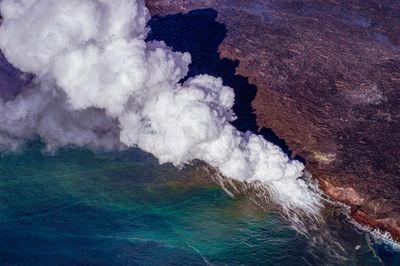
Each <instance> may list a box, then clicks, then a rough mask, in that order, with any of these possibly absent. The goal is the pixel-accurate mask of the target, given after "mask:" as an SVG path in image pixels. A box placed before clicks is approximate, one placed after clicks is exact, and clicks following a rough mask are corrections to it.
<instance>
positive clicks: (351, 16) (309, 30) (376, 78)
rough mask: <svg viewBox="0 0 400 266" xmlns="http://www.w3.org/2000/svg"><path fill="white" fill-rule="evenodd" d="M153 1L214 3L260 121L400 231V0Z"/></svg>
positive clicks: (158, 0)
mask: <svg viewBox="0 0 400 266" xmlns="http://www.w3.org/2000/svg"><path fill="white" fill-rule="evenodd" d="M146 2H147V5H148V7H149V9H150V11H151V13H152V14H153V15H167V14H176V13H178V12H183V13H187V12H189V11H190V10H195V9H201V8H212V9H214V10H215V11H217V12H218V16H217V21H218V22H220V23H221V24H223V25H225V27H226V29H227V35H226V37H225V38H224V40H223V42H222V43H221V45H220V46H219V52H220V57H221V58H229V59H232V60H239V62H240V63H239V65H238V67H237V69H236V71H237V74H240V75H242V76H245V77H249V80H250V82H251V83H253V84H255V85H256V86H257V94H256V97H255V99H254V101H253V106H254V109H255V113H256V115H257V124H258V126H259V127H265V128H270V129H272V130H273V131H274V132H275V133H276V134H277V136H279V137H280V138H283V139H284V140H285V141H286V144H287V145H288V146H289V147H290V149H292V151H293V153H294V154H298V155H301V156H302V157H303V158H305V160H306V162H307V165H306V167H307V169H308V171H310V172H311V173H312V174H313V176H314V177H316V178H318V179H319V180H321V185H322V187H323V189H324V190H325V191H326V192H327V194H328V195H330V196H331V197H333V198H335V199H336V200H339V201H342V202H344V203H346V204H349V205H351V206H352V216H353V217H354V218H355V219H356V220H357V221H359V222H360V223H363V224H368V225H370V226H373V227H375V228H379V229H381V230H385V231H389V232H391V233H392V235H393V236H394V237H395V238H397V239H398V240H400V230H399V228H400V227H399V226H400V161H399V158H400V145H399V144H400V118H399V116H400V113H399V110H400V97H399V96H400V2H399V1H395V0H392V1H390V0H350V1H348V0H304V1H298V0H297V1H295V0H280V1H275V0H270V1H268V0H252V1H248V0H235V1H231V0H193V1H190V0H182V1H179V0H176V1H172V0H171V1H169V0H147V1H146ZM211 30H212V29H210V31H211Z"/></svg>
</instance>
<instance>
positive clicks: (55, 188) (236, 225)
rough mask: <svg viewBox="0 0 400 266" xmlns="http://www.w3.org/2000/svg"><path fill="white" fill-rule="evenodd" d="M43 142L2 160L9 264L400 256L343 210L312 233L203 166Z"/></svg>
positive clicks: (2, 253) (3, 252)
mask: <svg viewBox="0 0 400 266" xmlns="http://www.w3.org/2000/svg"><path fill="white" fill-rule="evenodd" d="M41 148H42V145H41V144H40V143H38V142H34V143H31V144H29V145H28V146H27V147H26V148H25V149H24V151H22V152H21V153H19V154H3V156H2V158H1V160H0V176H1V178H0V203H1V204H0V264H1V265H207V264H210V265H227V264H228V265H324V264H325V265H379V264H381V260H380V259H379V258H378V257H377V252H378V253H379V254H380V255H381V256H383V257H384V258H385V256H386V260H387V261H388V263H395V259H396V257H395V256H396V253H391V251H389V250H388V249H387V247H386V246H384V245H381V244H372V246H373V247H374V248H375V249H373V248H372V247H371V243H370V242H369V241H367V239H366V236H365V234H363V233H361V232H358V231H356V230H355V229H353V228H352V227H351V226H349V225H348V224H347V223H346V221H345V220H344V218H343V217H341V216H340V214H338V213H337V212H336V211H335V210H332V211H331V212H329V213H330V214H329V215H328V216H329V217H327V220H328V221H329V222H328V224H329V226H326V227H327V228H325V229H323V230H319V232H317V231H318V230H317V231H316V232H313V233H310V235H309V236H308V237H305V236H302V235H300V234H297V233H296V231H294V230H293V229H291V228H290V227H289V224H288V222H287V221H286V220H285V219H283V218H281V216H280V215H278V213H277V212H276V211H273V210H272V211H265V210H263V209H261V208H259V207H257V206H256V205H255V204H254V203H253V202H252V201H251V200H249V199H247V198H246V197H244V196H240V195H238V197H237V198H235V199H231V198H230V197H228V196H227V195H226V193H224V191H223V190H222V189H221V188H220V187H219V186H217V185H215V184H214V183H213V182H211V180H210V179H209V178H208V176H207V174H206V173H205V172H204V171H201V169H198V168H196V167H194V166H193V167H189V168H186V169H184V170H182V171H178V170H177V169H175V168H174V167H172V166H170V165H164V166H159V165H158V164H157V162H156V160H155V159H154V158H153V157H152V156H149V155H147V154H145V153H143V152H141V151H139V150H131V151H129V152H120V153H94V152H91V151H87V150H81V149H63V150H60V151H58V152H57V153H56V154H53V155H46V154H43V153H42V152H41ZM325 230H326V231H325ZM320 234H321V235H324V236H321V235H320ZM321 239H322V241H321ZM357 245H359V247H357ZM393 254H394V255H393ZM393 265H396V264H393Z"/></svg>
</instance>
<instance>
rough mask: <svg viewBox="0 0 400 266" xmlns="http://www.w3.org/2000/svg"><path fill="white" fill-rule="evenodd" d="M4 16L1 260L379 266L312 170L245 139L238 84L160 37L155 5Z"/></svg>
mask: <svg viewBox="0 0 400 266" xmlns="http://www.w3.org/2000/svg"><path fill="white" fill-rule="evenodd" d="M0 11H1V13H2V15H3V17H4V21H3V24H2V26H1V27H0V48H1V50H2V52H3V53H4V55H5V58H0V60H2V64H1V65H2V69H6V70H7V71H4V72H2V75H3V74H4V75H5V76H4V77H5V79H2V81H4V80H6V82H5V83H4V84H6V85H7V86H5V89H4V90H2V94H0V97H1V99H0V147H1V149H2V151H3V157H2V158H1V160H0V171H1V180H0V199H1V201H2V202H4V203H5V204H2V205H1V206H0V231H1V234H0V246H1V247H2V249H1V251H0V258H1V260H0V262H4V263H5V264H19V263H22V264H31V263H36V264H58V263H60V262H65V261H68V262H71V263H76V264H79V263H88V262H89V263H94V264H96V263H107V264H108V263H109V264H135V263H138V264H146V265H147V264H148V265H160V264H165V263H166V264H179V265H187V264H191V265H197V264H198V265H204V264H225V263H230V264H233V265H235V264H236V265H240V264H250V265H251V264H253V265H260V264H279V265H292V264H293V262H296V265H320V264H321V263H324V264H327V265H343V264H348V265H352V264H362V265H375V264H376V263H377V262H379V259H378V258H377V256H376V255H375V254H374V252H373V249H371V247H370V243H369V242H367V241H366V240H365V238H364V235H363V234H361V233H360V232H357V231H355V230H353V229H351V227H348V225H347V224H346V222H344V224H343V223H338V220H340V221H341V222H343V220H344V217H343V216H342V215H341V214H340V213H339V212H338V210H337V209H335V208H333V207H332V206H331V207H328V208H327V209H322V203H321V202H322V199H321V197H320V195H319V194H318V193H317V192H313V191H312V190H310V189H309V188H308V186H309V184H307V183H306V182H305V180H304V179H303V178H301V177H302V175H303V168H304V165H303V164H302V163H301V162H300V161H298V160H293V159H291V158H289V156H288V152H287V150H284V151H282V149H281V147H279V146H278V145H276V143H275V142H271V141H267V140H266V139H265V138H264V137H263V136H261V135H260V134H258V133H260V132H257V131H255V130H253V133H252V132H250V131H248V132H245V129H246V127H245V126H243V125H245V124H246V123H247V122H249V121H245V120H243V117H240V118H239V119H237V117H236V115H235V113H234V110H235V107H234V103H235V94H234V91H233V89H232V88H230V87H229V86H227V83H228V85H229V81H226V80H222V79H221V78H216V77H213V76H210V75H207V74H204V73H196V70H193V69H192V70H191V69H190V63H191V61H192V56H191V55H190V54H189V53H187V52H177V51H173V50H172V48H169V47H168V46H167V45H166V44H165V43H164V42H163V41H160V40H149V38H147V37H148V32H149V30H150V29H149V28H148V27H146V25H147V23H148V20H149V19H150V17H149V14H148V11H147V9H146V8H145V6H144V3H143V1H133V0H117V1H111V0H110V1H108V0H87V1H78V0H74V1H64V0H58V1H56V0H22V1H18V2H16V1H11V0H3V1H2V2H0ZM194 56H197V55H194ZM5 59H6V60H8V61H9V62H4V60H5ZM10 63H11V64H12V65H13V66H14V67H16V68H17V69H15V68H13V67H12V66H11V65H10ZM18 69H19V70H18ZM198 74H200V75H198ZM1 77H2V76H1ZM2 78H3V77H2ZM7 79H9V80H7ZM9 85H12V86H10V87H9ZM4 92H6V93H4ZM243 96H245V95H242V94H239V100H240V101H241V102H244V101H242V100H243V99H242V97H243ZM239 105H240V103H239ZM236 106H237V104H236ZM238 129H239V130H242V131H243V132H241V131H239V130H238ZM247 129H248V128H247ZM250 129H251V130H252V128H250ZM38 136H39V137H40V139H41V140H42V141H43V143H40V142H29V141H30V140H32V139H37V137H38ZM27 141H28V145H27V146H24V145H26V143H27ZM65 147H68V148H65ZM71 147H75V148H74V149H71ZM79 147H81V148H82V149H78V148H79ZM136 147H138V148H140V149H141V150H144V151H147V152H149V153H151V154H153V155H154V156H155V158H154V157H152V156H151V155H149V154H147V153H144V152H142V151H140V150H137V149H132V148H136ZM88 149H91V150H94V151H97V153H93V152H91V151H90V150H88ZM10 151H11V153H10ZM106 151H107V152H106ZM13 152H16V153H13ZM199 161H201V162H206V163H207V166H206V168H205V169H207V171H205V170H204V165H203V164H202V163H200V164H201V165H202V168H201V169H199V167H198V166H199ZM159 163H162V164H163V165H159ZM177 169H181V170H180V171H178V170H177ZM212 178H214V179H212ZM216 183H217V184H218V185H219V186H216V185H215V184H216ZM224 189H225V193H224ZM229 195H231V196H233V197H234V200H232V199H231V198H230V197H229ZM276 204H277V205H278V206H280V207H279V208H275V207H276V206H275V205H276ZM278 210H279V211H278ZM280 211H283V212H284V214H285V215H286V217H288V218H289V221H290V222H288V220H285V219H282V216H281V215H280V214H281V213H280ZM333 217H334V218H333ZM338 217H339V218H340V219H338ZM294 229H296V230H297V231H296V230H294ZM299 232H300V233H302V234H299ZM358 245H359V246H360V247H358ZM356 247H358V248H356ZM385 248H386V246H384V245H378V249H377V250H381V249H385ZM383 253H384V254H387V252H386V251H385V252H383ZM44 258H45V259H44Z"/></svg>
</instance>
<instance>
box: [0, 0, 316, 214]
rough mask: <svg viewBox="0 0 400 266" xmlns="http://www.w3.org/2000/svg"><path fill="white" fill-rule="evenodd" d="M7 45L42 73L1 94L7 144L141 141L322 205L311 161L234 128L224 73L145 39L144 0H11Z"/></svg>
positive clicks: (294, 205)
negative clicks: (191, 71) (307, 170)
mask: <svg viewBox="0 0 400 266" xmlns="http://www.w3.org/2000/svg"><path fill="white" fill-rule="evenodd" d="M0 8H1V14H2V15H3V18H4V21H3V23H2V26H1V27H0V48H1V49H2V51H3V53H4V55H5V57H6V58H7V60H8V61H9V62H10V63H11V64H13V65H14V66H15V67H16V68H18V69H20V70H21V71H23V72H28V73H33V74H34V75H35V79H34V84H33V85H32V86H30V87H29V88H25V89H24V90H23V91H22V92H21V93H19V94H18V96H17V97H15V98H14V99H12V100H8V101H4V100H0V145H2V146H3V147H6V148H11V149H16V148H17V147H18V145H19V143H21V141H23V140H25V139H27V138H31V137H33V136H37V135H38V136H40V137H41V138H43V139H44V140H45V141H46V143H47V145H48V149H49V150H53V149H56V148H57V147H59V146H63V145H68V144H73V145H78V146H85V147H95V148H97V147H98V148H106V149H117V148H126V147H136V146H137V147H139V148H141V149H143V150H145V151H147V152H150V153H152V154H154V155H155V156H156V157H157V158H158V159H159V161H160V162H161V163H166V162H170V163H173V164H174V165H176V166H182V165H184V164H187V163H190V162H191V161H192V160H194V159H200V160H203V161H205V162H207V163H208V164H209V165H211V166H213V167H215V168H217V169H219V171H220V172H221V173H222V174H223V175H225V176H226V177H229V178H232V179H236V180H239V181H246V182H259V183H262V184H263V185H265V186H266V187H267V188H268V190H269V192H270V193H271V195H272V198H273V199H274V201H276V202H277V203H279V204H281V205H282V206H283V207H284V208H287V209H302V210H305V211H308V212H311V213H315V212H317V211H318V207H319V200H318V197H316V196H315V195H314V194H313V193H312V192H310V191H309V190H308V188H307V185H306V184H305V182H304V181H303V180H301V179H298V177H299V176H301V175H302V171H303V164H301V163H300V162H298V161H295V160H290V159H289V158H288V157H287V156H286V155H285V154H284V153H283V152H282V151H281V150H280V148H279V147H277V146H275V145H274V144H272V143H269V142H267V141H266V140H265V139H263V138H262V137H261V136H258V135H254V134H251V133H249V132H248V133H241V132H239V131H237V130H236V129H235V128H234V127H233V126H232V125H231V123H230V122H231V121H233V120H234V119H235V116H234V114H233V112H232V105H233V103H234V93H233V91H232V89H231V88H229V87H226V86H223V84H222V80H221V79H219V78H215V77H212V76H208V75H201V76H197V77H194V78H191V79H188V80H187V81H186V82H184V83H183V84H181V83H179V80H181V79H182V78H183V77H185V76H186V74H187V72H188V66H189V64H190V61H191V58H190V54H188V53H178V52H173V51H172V50H171V49H169V48H168V47H166V45H165V44H164V43H163V42H146V41H145V38H146V35H147V32H148V28H147V27H146V25H147V22H148V20H149V13H148V11H147V9H146V7H145V6H144V2H143V1H141V0H3V1H2V2H1V3H0Z"/></svg>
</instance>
